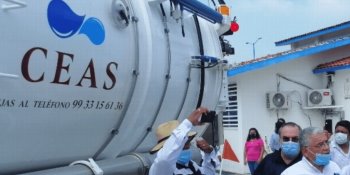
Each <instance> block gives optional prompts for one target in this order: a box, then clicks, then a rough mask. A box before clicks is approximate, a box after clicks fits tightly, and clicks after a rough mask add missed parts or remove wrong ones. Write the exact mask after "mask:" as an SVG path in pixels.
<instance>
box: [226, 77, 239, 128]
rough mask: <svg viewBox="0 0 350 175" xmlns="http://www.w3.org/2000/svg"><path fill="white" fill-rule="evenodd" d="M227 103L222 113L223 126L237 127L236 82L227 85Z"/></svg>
mask: <svg viewBox="0 0 350 175" xmlns="http://www.w3.org/2000/svg"><path fill="white" fill-rule="evenodd" d="M228 100H229V101H228V105H227V107H226V111H225V112H224V115H223V120H222V122H223V126H224V127H227V128H237V127H238V110H237V107H238V104H237V84H229V85H228Z"/></svg>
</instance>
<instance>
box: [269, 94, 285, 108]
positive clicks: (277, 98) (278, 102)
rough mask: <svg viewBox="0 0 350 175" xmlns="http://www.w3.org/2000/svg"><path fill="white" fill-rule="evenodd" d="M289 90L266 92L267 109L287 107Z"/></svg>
mask: <svg viewBox="0 0 350 175" xmlns="http://www.w3.org/2000/svg"><path fill="white" fill-rule="evenodd" d="M288 93H289V92H268V93H266V107H267V108H268V109H288Z"/></svg>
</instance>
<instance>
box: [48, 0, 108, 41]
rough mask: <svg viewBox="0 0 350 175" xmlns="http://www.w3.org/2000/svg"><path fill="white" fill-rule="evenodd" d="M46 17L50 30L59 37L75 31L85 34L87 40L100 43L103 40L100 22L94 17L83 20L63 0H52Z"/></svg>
mask: <svg viewBox="0 0 350 175" xmlns="http://www.w3.org/2000/svg"><path fill="white" fill-rule="evenodd" d="M47 19H48V21H49V25H50V27H51V29H52V31H53V32H54V33H55V34H56V35H57V36H58V37H60V38H69V37H71V36H73V35H75V34H76V33H78V34H83V35H86V36H87V37H88V38H89V40H90V41H91V42H92V43H93V44H95V45H100V44H102V43H103V42H104V40H105V30H104V26H103V24H102V22H101V21H100V20H99V19H97V18H94V17H90V18H88V19H87V20H85V15H83V16H79V15H77V14H76V13H74V11H73V10H72V9H71V8H70V7H69V6H68V5H67V4H66V3H65V2H63V0H52V1H51V2H50V4H49V6H48V8H47Z"/></svg>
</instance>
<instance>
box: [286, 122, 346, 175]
mask: <svg viewBox="0 0 350 175" xmlns="http://www.w3.org/2000/svg"><path fill="white" fill-rule="evenodd" d="M300 146H301V152H302V154H303V158H302V160H301V161H299V162H298V163H296V164H294V165H293V166H291V167H289V168H287V169H286V170H285V171H283V172H282V174H281V175H340V168H339V167H338V165H337V164H336V163H334V162H332V161H331V160H330V159H331V155H330V153H329V145H328V140H327V137H326V135H325V134H324V132H323V130H322V129H320V128H315V127H308V128H305V129H303V130H302V132H301V134H300Z"/></svg>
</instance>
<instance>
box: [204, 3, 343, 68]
mask: <svg viewBox="0 0 350 175" xmlns="http://www.w3.org/2000/svg"><path fill="white" fill-rule="evenodd" d="M202 2H205V3H208V2H209V3H210V4H212V3H211V0H210V1H208V0H202ZM215 2H216V3H217V0H215ZM225 2H226V4H228V5H229V6H230V7H231V15H232V16H237V19H238V23H239V25H240V30H239V31H238V32H236V33H235V34H233V35H232V36H229V37H226V39H227V40H229V41H230V43H231V45H232V46H233V47H234V48H235V50H236V54H235V55H233V56H230V58H229V60H230V62H231V63H234V62H241V61H246V60H251V59H252V58H253V48H252V45H247V44H245V43H246V42H254V41H255V40H256V39H257V38H259V37H262V39H261V40H259V41H258V42H257V43H256V45H255V49H256V58H259V57H262V56H266V55H268V54H273V53H277V52H281V51H285V50H289V47H286V46H284V47H281V46H280V47H276V46H275V42H276V41H280V40H284V39H287V38H290V37H293V36H298V35H301V34H305V33H308V32H312V31H315V30H319V29H322V28H325V27H329V26H333V25H336V24H339V23H342V22H346V21H350V0H225Z"/></svg>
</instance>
